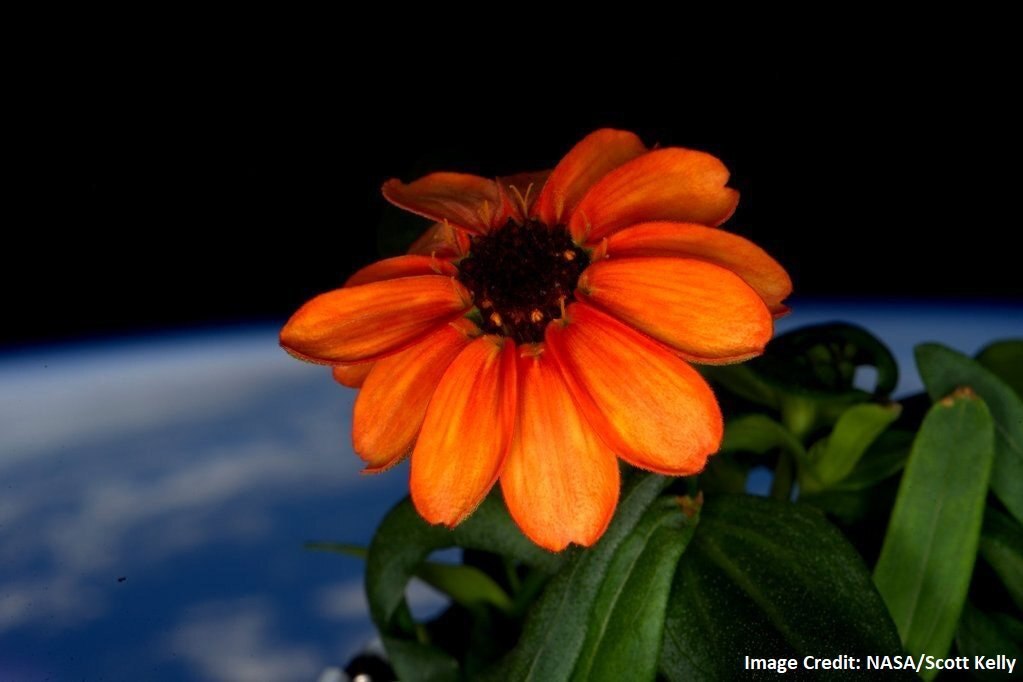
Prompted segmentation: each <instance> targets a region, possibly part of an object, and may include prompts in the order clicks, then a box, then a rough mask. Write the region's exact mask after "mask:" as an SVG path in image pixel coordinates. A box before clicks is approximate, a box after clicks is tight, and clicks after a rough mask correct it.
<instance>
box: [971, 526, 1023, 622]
mask: <svg viewBox="0 0 1023 682" xmlns="http://www.w3.org/2000/svg"><path fill="white" fill-rule="evenodd" d="M980 555H981V556H982V557H984V561H986V562H987V563H988V564H989V565H990V566H991V568H993V569H994V571H995V573H997V574H998V577H999V578H1001V580H1002V584H1003V585H1005V589H1006V590H1007V591H1008V592H1009V596H1010V597H1012V600H1013V601H1014V602H1015V603H1016V606H1017V608H1019V609H1020V610H1021V611H1023V526H1021V525H1020V524H1019V523H1017V522H1016V521H1015V519H1013V518H1011V517H1009V516H1006V515H1005V514H1003V513H1002V512H1000V511H998V510H997V509H992V508H991V507H988V508H987V511H985V512H984V528H983V530H981V533H980Z"/></svg>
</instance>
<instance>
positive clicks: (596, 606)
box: [572, 498, 698, 682]
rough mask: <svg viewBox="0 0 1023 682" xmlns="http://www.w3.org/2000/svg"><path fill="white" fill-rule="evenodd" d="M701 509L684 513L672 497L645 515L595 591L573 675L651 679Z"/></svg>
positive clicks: (589, 677)
mask: <svg viewBox="0 0 1023 682" xmlns="http://www.w3.org/2000/svg"><path fill="white" fill-rule="evenodd" d="M697 513H698V511H697V510H695V509H693V510H690V511H689V512H688V513H682V510H681V509H680V508H679V501H678V500H677V499H675V498H668V499H662V500H658V501H657V502H656V503H655V504H654V505H653V506H652V507H651V508H650V509H648V510H647V512H646V514H644V515H643V518H642V519H641V520H640V522H639V525H637V526H636V529H635V530H634V531H633V532H632V534H631V535H630V536H629V537H628V538H627V539H626V540H625V542H624V543H623V544H622V546H621V547H620V548H619V549H618V551H617V552H616V553H615V557H614V561H613V562H612V563H611V566H610V567H609V569H608V571H607V577H606V578H605V580H604V582H603V584H601V586H600V591H599V592H598V593H597V599H596V600H595V601H594V603H593V610H592V611H591V617H590V619H589V622H588V623H587V630H586V641H585V642H584V643H583V648H582V651H581V652H580V654H579V659H578V660H577V661H576V665H575V670H574V671H573V673H572V679H573V680H578V681H580V682H585V681H587V680H596V681H599V680H624V679H634V680H646V679H653V677H654V675H655V673H656V672H657V658H658V655H659V654H660V650H661V640H662V638H663V634H664V610H665V607H666V605H667V601H668V593H669V591H670V590H671V581H672V578H673V577H674V575H675V568H676V566H677V565H678V560H679V557H680V556H682V552H684V551H685V548H686V545H688V544H689V540H690V539H691V538H692V536H693V531H694V530H695V529H696V523H697V516H696V515H697ZM690 514H692V515H691V516H690Z"/></svg>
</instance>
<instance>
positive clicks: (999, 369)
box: [977, 339, 1023, 398]
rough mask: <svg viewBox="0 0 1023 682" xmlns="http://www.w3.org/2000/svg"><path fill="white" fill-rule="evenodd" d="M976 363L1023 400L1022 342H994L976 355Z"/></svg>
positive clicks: (1015, 340)
mask: <svg viewBox="0 0 1023 682" xmlns="http://www.w3.org/2000/svg"><path fill="white" fill-rule="evenodd" d="M977 362H979V363H980V364H981V365H983V366H984V367H986V368H987V369H988V370H989V371H991V373H992V374H995V375H996V376H997V377H998V378H999V379H1001V380H1002V381H1004V382H1005V384H1006V385H1007V386H1009V388H1011V389H1012V390H1014V391H1016V395H1017V396H1019V397H1020V398H1023V340H1017V339H1013V340H1010V341H995V342H994V343H992V344H991V345H989V346H987V347H985V348H984V349H983V350H982V351H980V352H979V353H977Z"/></svg>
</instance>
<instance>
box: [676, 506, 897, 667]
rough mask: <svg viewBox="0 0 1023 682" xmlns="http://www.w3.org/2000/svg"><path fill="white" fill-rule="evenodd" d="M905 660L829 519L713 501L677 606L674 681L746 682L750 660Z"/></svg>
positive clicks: (685, 559)
mask: <svg viewBox="0 0 1023 682" xmlns="http://www.w3.org/2000/svg"><path fill="white" fill-rule="evenodd" d="M900 653H902V647H901V645H900V644H899V637H898V634H897V632H896V631H895V626H894V625H893V624H892V621H891V618H890V617H889V615H888V612H887V611H886V610H885V606H884V603H883V602H882V601H881V597H880V596H879V595H878V593H877V591H876V590H875V589H874V585H873V584H872V583H871V580H870V574H869V573H868V572H867V568H866V567H865V566H864V565H863V562H862V560H861V559H860V557H859V555H858V554H857V553H856V551H855V550H854V549H853V548H852V546H851V545H849V543H848V542H847V541H846V540H845V538H844V537H843V536H842V534H841V533H839V532H838V531H837V530H836V529H835V528H834V527H833V526H831V524H829V523H828V522H827V521H825V520H824V517H823V516H822V515H821V514H820V513H819V512H817V511H816V510H814V509H812V508H810V507H806V506H804V505H801V504H793V503H790V502H782V501H778V500H772V499H768V498H759V497H752V496H722V497H717V498H712V499H708V500H707V503H706V505H705V506H704V508H703V511H702V512H701V520H700V525H699V526H698V527H697V529H696V534H695V536H694V538H693V541H692V543H691V544H690V546H689V548H688V549H687V550H686V553H685V554H684V555H683V556H682V559H681V561H680V562H679V568H678V572H677V573H676V574H675V579H674V583H673V585H672V591H671V596H670V598H669V602H668V616H667V622H666V628H665V638H664V649H663V651H662V653H661V661H660V666H659V667H660V672H661V674H662V675H664V676H665V677H666V678H667V679H669V680H727V679H745V678H748V677H749V676H750V672H748V671H746V670H745V669H744V657H745V656H750V657H752V658H764V657H771V658H774V657H790V656H791V657H795V658H798V659H799V660H800V661H802V658H803V657H804V656H817V657H822V658H823V657H828V658H836V657H838V656H840V655H842V654H848V655H852V656H857V655H866V654H871V655H884V654H890V655H896V654H900ZM829 673H830V674H829ZM855 674H859V673H854V672H853V671H849V674H848V675H844V676H846V677H852V676H854V675H855ZM821 676H822V677H825V676H826V677H828V678H832V677H834V678H840V677H842V676H843V673H842V672H841V671H829V672H827V673H825V672H822V673H821Z"/></svg>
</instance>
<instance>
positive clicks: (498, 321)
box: [490, 310, 501, 327]
mask: <svg viewBox="0 0 1023 682" xmlns="http://www.w3.org/2000/svg"><path fill="white" fill-rule="evenodd" d="M490 321H491V322H493V323H494V324H495V325H497V326H498V327H500V326H501V315H500V314H499V313H498V312H497V311H496V310H495V311H494V312H492V313H490Z"/></svg>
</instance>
